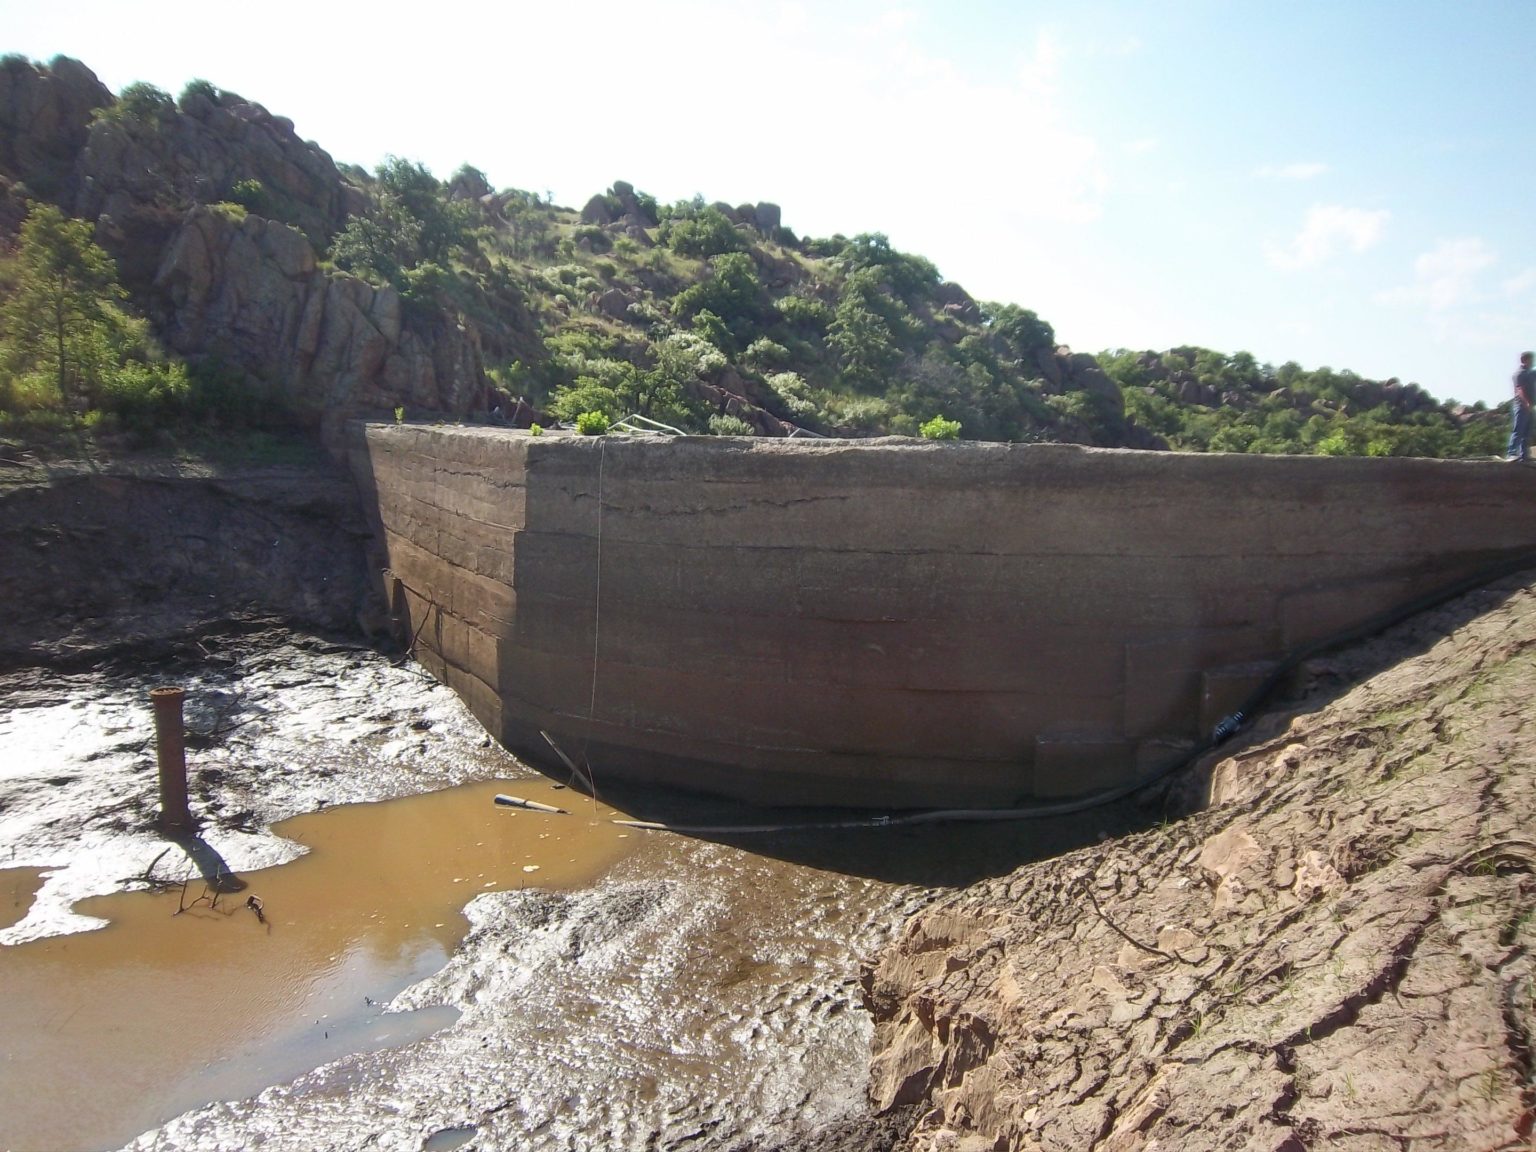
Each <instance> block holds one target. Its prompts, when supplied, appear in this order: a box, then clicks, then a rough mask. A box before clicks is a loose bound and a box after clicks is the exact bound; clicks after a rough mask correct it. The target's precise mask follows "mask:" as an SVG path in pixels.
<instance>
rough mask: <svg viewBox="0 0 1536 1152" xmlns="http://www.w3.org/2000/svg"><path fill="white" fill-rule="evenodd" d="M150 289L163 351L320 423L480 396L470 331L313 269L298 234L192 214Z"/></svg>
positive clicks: (451, 406)
mask: <svg viewBox="0 0 1536 1152" xmlns="http://www.w3.org/2000/svg"><path fill="white" fill-rule="evenodd" d="M154 290H155V298H156V301H157V306H158V308H159V310H160V314H159V316H158V321H159V322H158V327H159V330H160V332H161V333H162V337H163V338H164V339H165V341H166V343H167V344H168V345H169V346H170V347H171V348H172V349H174V350H175V351H177V352H180V353H182V354H183V355H186V356H189V357H196V356H206V357H211V358H213V359H215V360H217V361H218V362H219V363H221V364H223V365H225V366H227V367H229V368H233V369H236V370H238V371H239V372H240V373H242V374H243V375H245V376H246V377H248V378H251V379H254V380H256V381H259V382H261V383H262V385H263V386H264V387H265V388H266V389H267V390H268V395H269V396H271V397H272V398H273V399H278V400H281V401H283V402H284V404H285V405H286V406H287V407H289V408H290V409H292V410H294V411H297V412H300V413H307V414H309V415H310V416H311V417H313V418H315V419H317V420H318V419H319V417H320V416H322V415H323V414H325V413H327V412H333V411H357V410H379V409H387V408H392V407H394V406H395V405H401V404H403V405H406V406H408V407H412V408H420V409H427V410H431V411H437V412H464V411H467V410H468V409H469V408H470V407H471V406H472V405H473V404H474V403H476V402H477V401H478V400H479V399H480V398H481V395H482V392H483V379H484V367H483V363H482V358H481V353H480V345H479V338H478V335H477V333H476V331H475V330H474V329H473V328H472V327H470V326H468V325H460V324H455V323H453V322H452V321H451V320H450V319H448V318H447V317H446V316H444V315H443V314H441V313H438V312H434V311H430V310H411V309H408V308H406V307H405V306H404V304H403V302H402V300H401V299H400V295H399V293H397V292H396V291H395V290H394V289H393V288H389V287H383V288H376V287H374V286H373V285H371V284H368V283H366V282H365V281H362V280H359V279H357V278H356V277H353V276H345V275H339V274H336V273H330V272H325V271H323V270H321V269H320V268H319V267H318V264H317V262H316V259H315V253H314V250H313V249H312V248H311V247H310V246H309V242H308V241H307V240H306V239H305V238H304V236H303V235H302V234H301V233H299V232H298V231H296V230H295V229H293V228H289V227H287V226H286V225H283V224H278V223H275V222H274V221H271V220H264V219H262V218H261V217H259V216H246V217H245V218H244V219H243V220H238V219H236V218H234V217H232V216H230V215H228V214H226V213H224V212H222V211H219V210H217V209H212V208H194V209H192V210H191V211H190V212H189V213H188V214H187V215H186V217H185V219H184V220H183V222H182V225H181V227H180V228H179V229H178V230H177V232H176V234H175V235H174V236H173V237H172V239H171V241H170V243H169V244H168V245H167V247H166V248H165V251H164V254H163V257H162V259H161V263H160V267H159V270H158V271H157V273H156V276H155V281H154Z"/></svg>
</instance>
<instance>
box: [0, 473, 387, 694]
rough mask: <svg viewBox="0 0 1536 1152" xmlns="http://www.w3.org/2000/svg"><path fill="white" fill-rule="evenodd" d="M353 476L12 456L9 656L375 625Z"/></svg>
mask: <svg viewBox="0 0 1536 1152" xmlns="http://www.w3.org/2000/svg"><path fill="white" fill-rule="evenodd" d="M368 546H369V535H368V526H367V522H366V520H365V519H364V517H363V515H362V511H361V508H360V506H359V504H358V500H357V494H356V491H355V490H354V488H353V486H352V484H351V482H350V480H349V479H348V478H347V477H346V475H345V474H342V473H339V472H337V471H335V470H333V469H331V468H330V467H328V466H327V465H325V464H324V463H322V462H319V461H317V462H316V463H315V464H313V465H312V466H308V467H281V468H280V467H268V468H244V469H238V470H216V469H212V468H209V467H206V466H198V465H191V464H180V463H173V462H168V461H142V460H130V461H126V462H116V463H103V464H99V465H97V464H87V463H82V462H71V463H66V464H56V465H50V466H45V465H42V464H39V463H36V462H33V463H31V464H29V465H26V466H21V465H17V464H15V463H14V462H11V461H6V462H4V463H3V464H0V597H3V598H4V601H5V604H6V608H7V621H6V627H5V629H4V630H3V631H0V667H16V666H19V665H27V664H37V663H52V664H57V663H59V662H61V661H63V662H67V661H71V660H74V661H78V660H81V659H85V658H89V657H90V656H91V655H93V654H96V653H100V652H103V651H108V650H111V649H115V648H124V649H131V648H134V647H136V646H142V645H145V644H148V643H153V642H157V641H162V640H166V639H169V638H174V637H177V636H182V635H185V634H187V633H188V632H189V631H191V630H193V629H196V628H199V627H207V626H211V625H215V624H219V623H224V622H228V621H231V620H237V619H243V618H275V619H280V620H282V621H283V622H284V623H286V624H288V625H290V626H292V627H296V628H301V629H307V630H310V631H315V632H335V633H356V632H358V631H359V629H360V627H363V628H364V630H369V629H371V628H372V627H373V626H374V625H375V624H376V623H377V621H378V619H379V618H380V617H379V610H378V607H377V605H375V603H374V601H373V600H372V599H371V598H370V595H371V594H370V591H369V585H368V581H367V573H368V565H367V561H366V554H367V548H368Z"/></svg>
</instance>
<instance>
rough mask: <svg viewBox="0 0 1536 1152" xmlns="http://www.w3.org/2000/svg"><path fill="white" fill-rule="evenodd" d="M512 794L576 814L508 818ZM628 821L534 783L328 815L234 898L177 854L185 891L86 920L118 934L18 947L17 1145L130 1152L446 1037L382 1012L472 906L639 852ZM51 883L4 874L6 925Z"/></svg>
mask: <svg viewBox="0 0 1536 1152" xmlns="http://www.w3.org/2000/svg"><path fill="white" fill-rule="evenodd" d="M499 792H504V793H512V794H515V795H518V796H522V797H526V798H528V799H531V800H536V801H540V802H543V803H547V804H554V805H557V806H566V807H569V808H571V809H572V812H571V814H569V815H551V814H546V813H540V812H534V811H527V810H519V809H513V808H505V807H501V806H498V805H496V804H494V803H493V798H494V796H495V795H496V794H497V793H499ZM616 814H617V813H615V812H614V811H613V810H612V809H609V808H606V807H604V806H601V805H594V804H593V802H592V801H590V800H588V799H587V798H585V797H583V796H581V795H579V794H577V793H574V792H570V791H566V790H559V789H556V788H555V787H554V786H553V785H552V784H550V783H549V782H547V781H544V780H530V779H526V778H525V779H519V780H516V781H500V782H497V781H492V782H486V783H478V784H470V785H464V786H461V787H458V788H452V789H448V790H446V791H442V792H436V793H431V794H428V795H423V796H414V797H410V798H407V799H402V800H390V801H385V802H382V803H377V804H358V805H348V806H344V807H336V808H330V809H327V810H325V811H322V812H316V813H312V814H309V815H305V816H299V817H295V818H294V819H292V820H288V821H285V822H283V823H282V824H279V825H277V827H276V830H277V831H278V832H279V833H280V834H282V835H284V836H286V837H289V838H291V839H293V840H297V841H299V842H300V843H303V844H305V845H307V846H308V847H309V848H310V849H311V850H310V852H309V853H308V854H307V855H305V856H303V857H301V858H300V859H299V860H296V861H294V862H293V863H290V864H285V865H282V866H281V867H277V868H270V869H266V870H263V871H258V872H252V873H249V874H246V875H244V876H242V877H241V880H243V881H244V883H245V887H244V888H243V889H242V890H240V891H238V892H233V893H223V894H219V895H218V897H217V899H216V900H214V899H212V894H211V893H210V892H209V891H208V890H207V888H206V886H205V884H204V881H203V879H202V878H201V876H199V875H198V873H197V870H196V869H195V868H194V867H193V865H192V863H191V861H190V859H189V858H188V857H187V854H186V853H185V852H184V851H183V850H182V849H180V848H173V849H172V850H171V852H170V853H168V854H167V855H166V857H165V858H164V859H162V860H161V861H160V863H159V866H158V867H157V869H156V873H155V874H156V875H157V876H158V877H160V878H162V879H164V878H168V877H170V878H175V880H176V881H177V883H175V884H174V885H173V886H172V887H170V888H169V889H167V890H165V891H161V892H158V893H148V892H139V893H126V894H121V895H116V896H106V897H100V898H96V899H91V900H87V901H83V902H82V903H81V904H80V905H79V906H78V908H79V911H81V912H82V913H85V914H88V915H93V916H100V917H104V918H106V919H108V920H110V921H111V924H110V925H109V926H108V927H106V928H104V929H101V930H99V931H95V932H88V933H84V934H80V935H74V936H64V937H54V938H49V939H45V940H37V941H32V942H30V943H26V944H20V945H15V946H12V947H9V948H0V1004H3V1005H4V1009H3V1011H4V1014H5V1027H4V1029H3V1037H0V1147H4V1148H17V1149H20V1148H81V1149H88V1148H105V1147H112V1146H117V1145H120V1144H123V1143H125V1142H127V1141H128V1140H129V1139H131V1138H132V1137H133V1136H135V1135H136V1134H138V1133H139V1132H142V1131H144V1130H146V1129H148V1128H150V1127H153V1126H154V1125H156V1124H158V1123H161V1122H163V1121H164V1120H166V1119H168V1118H170V1117H172V1116H175V1115H177V1114H179V1113H181V1112H183V1111H185V1110H186V1109H188V1108H191V1107H194V1106H196V1105H198V1104H200V1103H205V1102H207V1101H210V1100H218V1099H237V1098H241V1097H245V1096H249V1095H251V1094H253V1093H255V1092H257V1091H259V1090H260V1089H261V1088H263V1087H266V1086H268V1085H271V1084H276V1083H280V1082H284V1081H287V1080H290V1079H292V1078H293V1077H295V1076H297V1075H300V1074H302V1073H303V1072H305V1071H307V1070H309V1069H311V1068H314V1067H317V1066H318V1065H320V1064H322V1063H325V1062H327V1061H329V1060H332V1059H335V1058H337V1057H339V1056H342V1055H344V1054H346V1053H348V1052H358V1051H367V1050H372V1049H378V1048H384V1047H393V1046H397V1045H400V1044H404V1043H407V1042H409V1041H411V1040H413V1039H417V1038H419V1037H421V1036H424V1035H427V1034H429V1033H431V1032H433V1031H435V1030H437V1029H439V1028H441V1027H443V1026H444V1025H445V1024H447V1023H449V1022H451V1021H452V1020H453V1019H454V1017H455V1012H454V1011H453V1010H452V1009H447V1008H442V1009H426V1010H423V1011H420V1012H414V1013H398V1014H386V1013H385V1012H384V1006H385V1005H386V1004H387V1003H388V1002H389V1000H390V998H392V997H393V996H394V995H395V994H396V993H398V992H399V991H400V990H401V989H402V988H404V987H406V986H407V985H409V984H411V983H413V982H415V981H416V980H419V979H421V978H422V977H424V976H426V975H428V974H430V973H431V972H433V971H434V970H436V969H437V968H438V967H440V966H441V965H442V963H443V962H444V960H445V959H446V957H447V956H448V955H449V954H450V953H451V952H452V950H453V948H454V947H455V945H456V944H457V942H458V941H459V940H460V939H461V938H462V936H463V934H464V931H465V929H466V928H467V924H466V922H465V920H464V917H463V915H462V914H461V912H460V909H462V908H463V906H464V905H465V904H466V903H467V902H468V901H469V900H470V899H471V898H472V897H473V896H475V895H477V894H478V893H480V892H485V891H490V890H496V889H508V888H520V887H541V888H572V887H577V886H579V885H583V884H586V883H588V882H590V881H591V880H593V879H594V878H596V877H597V876H598V875H600V874H601V873H602V872H603V871H604V870H606V869H607V868H608V867H609V866H610V865H612V864H613V863H614V862H615V861H617V860H618V859H620V858H621V857H622V856H624V855H625V853H626V851H627V849H628V848H629V847H631V846H634V845H636V844H637V842H638V838H637V836H636V835H635V834H633V833H626V831H625V830H624V829H621V828H618V827H615V826H614V825H612V824H611V823H608V822H607V821H608V819H609V818H610V817H612V816H614V815H616ZM204 863H205V864H206V863H207V857H206V856H205V859H204ZM184 876H190V877H191V879H190V880H189V881H188V882H187V884H186V887H185V888H183V887H182V886H181V884H180V879H181V878H182V877H184ZM38 882H39V879H38V870H36V869H20V868H18V869H12V870H9V871H6V872H0V905H3V906H0V925H3V924H4V923H7V922H12V921H14V920H15V919H19V918H20V916H21V915H23V914H24V913H25V908H26V904H27V903H29V902H30V899H31V895H32V893H34V892H35V891H36V889H37V885H38ZM253 896H254V897H256V898H258V899H259V901H260V907H261V917H258V916H257V914H256V912H255V911H254V910H253V909H252V908H251V907H250V906H249V905H248V904H247V901H248V899H249V898H250V897H253ZM179 908H182V909H184V910H183V911H181V912H179V913H178V909H179ZM7 918H8V919H7Z"/></svg>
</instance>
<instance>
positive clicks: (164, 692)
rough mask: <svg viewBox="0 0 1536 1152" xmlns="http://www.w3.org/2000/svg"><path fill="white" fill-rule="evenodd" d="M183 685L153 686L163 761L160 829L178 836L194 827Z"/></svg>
mask: <svg viewBox="0 0 1536 1152" xmlns="http://www.w3.org/2000/svg"><path fill="white" fill-rule="evenodd" d="M185 698H186V692H185V691H184V690H182V689H180V688H152V689H150V692H149V702H150V703H151V704H152V705H154V709H155V752H156V757H157V759H158V760H159V764H160V830H161V831H162V832H165V833H167V834H169V835H172V836H175V835H179V834H182V833H185V832H190V831H192V813H191V811H190V810H189V809H188V808H187V745H186V737H185V730H184V728H183V726H182V718H181V703H182V701H183V700H184V699H185Z"/></svg>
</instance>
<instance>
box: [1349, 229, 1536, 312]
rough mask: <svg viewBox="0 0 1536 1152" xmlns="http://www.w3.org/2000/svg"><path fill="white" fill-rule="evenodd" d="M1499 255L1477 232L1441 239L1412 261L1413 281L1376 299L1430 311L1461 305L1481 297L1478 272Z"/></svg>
mask: <svg viewBox="0 0 1536 1152" xmlns="http://www.w3.org/2000/svg"><path fill="white" fill-rule="evenodd" d="M1498 258H1499V257H1498V254H1497V253H1495V252H1494V251H1493V249H1491V248H1489V247H1488V245H1487V244H1485V243H1484V242H1483V240H1482V239H1481V237H1478V236H1462V237H1457V238H1455V239H1451V240H1441V241H1440V242H1439V243H1438V244H1436V245H1435V247H1434V248H1433V249H1431V250H1430V251H1428V252H1425V253H1424V254H1423V255H1422V256H1420V257H1419V258H1418V259H1417V260H1415V261H1414V262H1413V283H1412V284H1409V285H1406V286H1404V287H1402V288H1394V289H1391V290H1390V291H1387V292H1382V293H1380V294H1379V295H1378V296H1377V300H1378V301H1380V302H1381V303H1383V304H1410V305H1418V306H1420V307H1423V308H1427V309H1429V311H1431V312H1448V311H1450V310H1451V309H1453V308H1460V307H1464V306H1466V305H1468V304H1472V303H1475V302H1476V301H1478V300H1480V299H1482V294H1481V293H1480V292H1479V291H1478V290H1477V285H1476V280H1477V275H1478V273H1480V272H1481V271H1482V270H1483V269H1485V268H1488V267H1490V266H1491V265H1493V264H1494V263H1496V262H1497V261H1498ZM1516 279H1519V278H1518V277H1517V278H1516Z"/></svg>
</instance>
